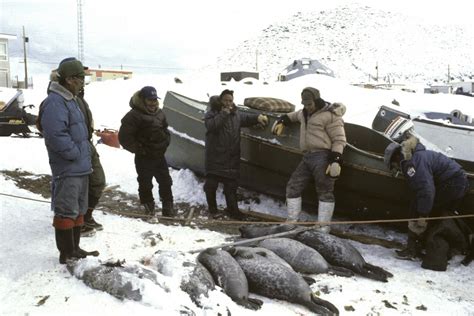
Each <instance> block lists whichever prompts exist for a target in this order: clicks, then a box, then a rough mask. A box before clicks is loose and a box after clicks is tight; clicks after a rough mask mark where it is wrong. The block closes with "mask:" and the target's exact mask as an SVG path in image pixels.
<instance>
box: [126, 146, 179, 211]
mask: <svg viewBox="0 0 474 316" xmlns="http://www.w3.org/2000/svg"><path fill="white" fill-rule="evenodd" d="M135 169H136V170H137V175H138V177H137V181H138V196H139V198H140V203H142V204H144V203H148V202H152V201H154V198H153V192H152V189H153V178H155V179H156V182H158V193H159V195H160V199H161V200H162V201H173V193H172V191H171V186H172V185H173V181H172V180H171V176H170V173H169V169H168V163H167V162H166V159H165V156H164V155H161V156H158V157H146V156H145V157H144V156H137V155H135Z"/></svg>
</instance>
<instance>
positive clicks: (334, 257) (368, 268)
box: [295, 230, 393, 282]
mask: <svg viewBox="0 0 474 316" xmlns="http://www.w3.org/2000/svg"><path fill="white" fill-rule="evenodd" d="M295 239H296V240H298V241H301V242H302V243H303V244H306V245H308V246H309V247H311V248H314V249H316V250H317V251H318V252H319V253H320V254H321V255H322V256H323V257H324V259H326V260H327V261H328V262H329V263H330V264H332V265H333V266H337V267H343V268H347V269H349V270H352V271H354V272H355V273H357V274H360V275H362V276H364V277H367V278H369V279H372V280H377V281H382V282H387V281H388V280H387V278H389V277H392V276H393V274H391V273H390V272H388V271H386V270H384V269H382V268H381V267H377V266H374V265H371V264H370V263H367V262H366V261H365V260H364V258H363V257H362V255H361V254H360V252H359V251H358V250H357V249H356V248H355V247H354V246H352V245H351V244H350V243H349V242H348V241H346V240H344V239H341V238H338V237H336V236H333V235H331V234H325V233H321V232H319V231H316V230H308V231H305V232H302V233H299V234H297V235H296V236H295Z"/></svg>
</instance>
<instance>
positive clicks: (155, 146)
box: [119, 86, 176, 217]
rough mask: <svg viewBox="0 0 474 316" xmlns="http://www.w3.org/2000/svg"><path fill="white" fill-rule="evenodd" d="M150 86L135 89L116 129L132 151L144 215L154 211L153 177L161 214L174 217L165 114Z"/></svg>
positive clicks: (121, 141) (154, 91)
mask: <svg viewBox="0 0 474 316" xmlns="http://www.w3.org/2000/svg"><path fill="white" fill-rule="evenodd" d="M158 99H159V98H158V95H157V93H156V89H155V88H154V87H150V86H146V87H143V88H142V89H141V90H139V91H137V92H135V94H134V95H133V96H132V98H131V99H130V107H131V108H132V109H131V110H130V111H129V112H128V113H127V114H126V115H125V116H124V117H123V118H122V125H121V127H120V130H119V141H120V144H121V145H122V146H123V148H125V149H126V150H128V151H130V152H132V153H134V154H135V168H136V171H137V174H138V178H137V180H138V195H139V198H140V203H141V204H142V205H143V207H144V208H145V211H146V212H147V214H150V215H154V214H155V201H154V198H153V193H152V189H153V178H155V179H156V181H157V182H158V184H159V190H158V192H159V195H160V200H161V202H162V204H163V205H162V214H163V216H171V217H172V216H175V215H176V212H175V210H174V208H173V194H172V191H171V186H172V184H173V183H172V180H171V177H170V174H169V170H168V163H167V162H166V159H165V152H166V149H167V148H168V145H169V143H170V134H169V131H168V123H167V121H166V117H165V114H164V113H163V111H162V110H161V109H160V108H159V102H158Z"/></svg>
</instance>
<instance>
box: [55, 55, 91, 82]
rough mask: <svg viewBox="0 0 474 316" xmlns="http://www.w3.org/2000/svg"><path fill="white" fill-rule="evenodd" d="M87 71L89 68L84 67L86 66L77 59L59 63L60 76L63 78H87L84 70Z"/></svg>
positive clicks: (67, 59) (68, 59)
mask: <svg viewBox="0 0 474 316" xmlns="http://www.w3.org/2000/svg"><path fill="white" fill-rule="evenodd" d="M87 69H89V67H84V65H83V64H82V63H81V62H80V61H79V60H77V59H76V58H74V57H68V58H66V59H63V60H62V61H61V62H60V63H59V67H58V75H59V77H61V78H67V77H72V76H85V75H86V73H85V71H84V70H87Z"/></svg>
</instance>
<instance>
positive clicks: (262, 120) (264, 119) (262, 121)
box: [257, 114, 268, 127]
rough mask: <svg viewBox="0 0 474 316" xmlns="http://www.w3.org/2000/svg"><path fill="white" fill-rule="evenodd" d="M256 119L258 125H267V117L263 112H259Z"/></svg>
mask: <svg viewBox="0 0 474 316" xmlns="http://www.w3.org/2000/svg"><path fill="white" fill-rule="evenodd" d="M257 121H258V123H259V124H260V125H262V126H263V127H265V126H267V125H268V117H267V116H266V115H263V114H260V115H259V116H258V117H257Z"/></svg>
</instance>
